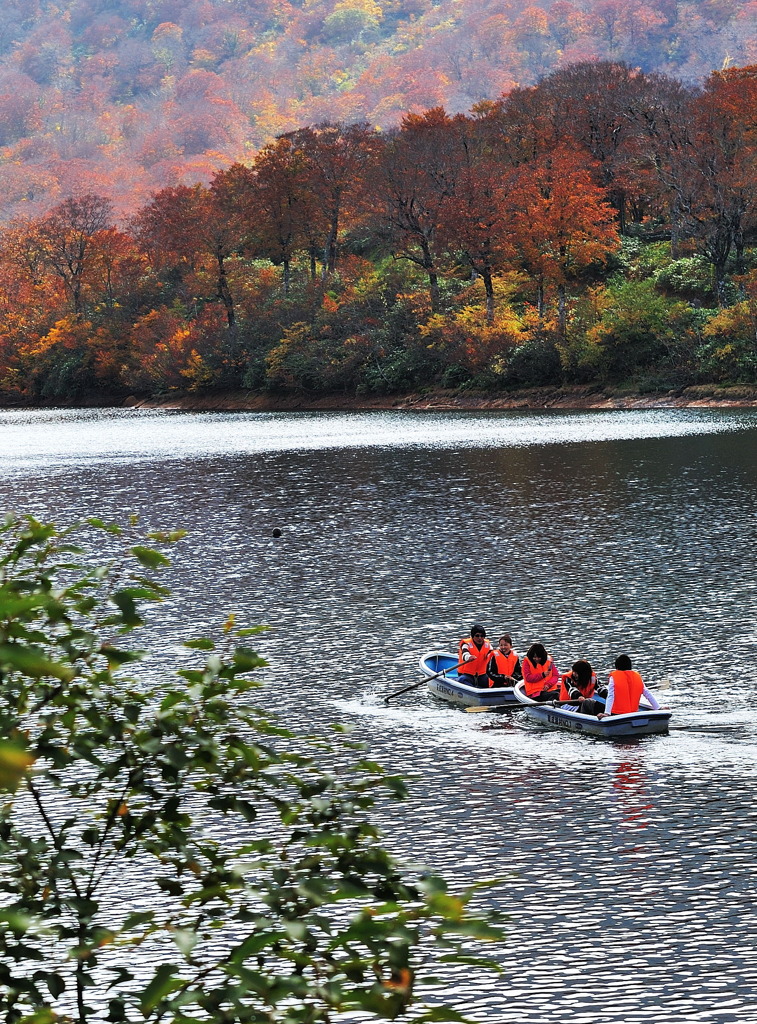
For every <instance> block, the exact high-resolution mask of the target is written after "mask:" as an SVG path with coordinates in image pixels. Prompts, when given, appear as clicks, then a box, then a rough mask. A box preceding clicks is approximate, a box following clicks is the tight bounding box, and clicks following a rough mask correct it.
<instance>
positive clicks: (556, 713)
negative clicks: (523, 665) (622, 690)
mask: <svg viewBox="0 0 757 1024" xmlns="http://www.w3.org/2000/svg"><path fill="white" fill-rule="evenodd" d="M514 695H515V699H516V700H517V701H518V702H519V703H520V704H521V705H523V710H524V711H525V712H526V714H527V715H528V717H529V718H531V719H533V720H534V721H535V722H538V723H539V724H540V725H547V726H552V727H554V728H557V729H570V730H571V731H573V732H583V733H586V734H587V735H588V736H603V737H604V738H605V739H628V738H629V737H634V736H653V735H655V734H656V733H663V732H667V731H668V722H669V721H670V714H671V713H670V711H653V710H652V708H651V707H650V706H649V705H648V704H647V703H646V701H645V700H644V699H643V698H642V701H641V704H640V706H639V710H638V711H633V712H631V713H630V714H627V715H608V716H607V718H596V717H595V716H594V715H582V714H581V713H580V711H579V710H578V708H577V707H576V706H572V705H562V706H560V705H557V706H556V704H555V703H550V702H549V701H548V702H547V703H544V704H540V703H539V702H538V701H535V700H532V699H531V698H530V697H527V696H526V694H525V691H524V688H523V683H518V685H517V686H516V687H515V688H514Z"/></svg>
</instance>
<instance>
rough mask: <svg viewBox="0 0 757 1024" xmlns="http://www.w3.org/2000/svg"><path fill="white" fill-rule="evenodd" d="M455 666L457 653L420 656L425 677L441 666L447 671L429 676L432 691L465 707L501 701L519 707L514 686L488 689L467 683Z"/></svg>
mask: <svg viewBox="0 0 757 1024" xmlns="http://www.w3.org/2000/svg"><path fill="white" fill-rule="evenodd" d="M456 665H457V656H456V655H454V654H451V653H450V652H449V651H429V652H427V653H426V654H423V655H421V659H420V661H419V668H420V670H421V672H422V673H423V675H424V676H426V677H430V676H433V675H436V673H437V672H441V671H442V669H446V670H447V671H446V672H445V674H444V675H443V676H438V678H436V679H430V678H428V679H427V682H426V685H427V687H428V690H429V693H433V695H434V696H435V697H440V698H441V699H442V700H446V701H449V702H450V703H451V704H459V705H460V706H462V707H469V708H480V707H490V706H493V705H502V704H512V706H513V707H518V702H517V700H516V699H515V693H514V691H513V688H512V686H490V687H489V689H487V690H479V689H478V688H477V687H475V686H467V685H466V684H465V683H461V682H460V680H459V679H458V674H457V669H456V667H455V666H456Z"/></svg>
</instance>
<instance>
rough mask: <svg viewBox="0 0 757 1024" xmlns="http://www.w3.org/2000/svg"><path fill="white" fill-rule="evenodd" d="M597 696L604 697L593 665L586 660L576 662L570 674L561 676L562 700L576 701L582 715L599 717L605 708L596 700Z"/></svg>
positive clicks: (602, 703) (565, 673) (566, 673)
mask: <svg viewBox="0 0 757 1024" xmlns="http://www.w3.org/2000/svg"><path fill="white" fill-rule="evenodd" d="M606 692H607V691H605V693H606ZM595 695H596V696H598V697H600V696H604V694H602V692H601V690H599V689H598V687H597V676H596V673H595V672H594V669H593V668H592V667H591V664H590V663H589V662H588V661H586V660H585V659H584V658H581V659H580V660H579V661H574V662H573V666H572V668H571V670H570V672H564V673H563V674H562V675H561V676H560V700H570V701H575V703H576V705H577V707H578V710H579V711H580V712H581V714H582V715H599V713H600V711H604V709H605V706H604V702H602V701H598V700H595Z"/></svg>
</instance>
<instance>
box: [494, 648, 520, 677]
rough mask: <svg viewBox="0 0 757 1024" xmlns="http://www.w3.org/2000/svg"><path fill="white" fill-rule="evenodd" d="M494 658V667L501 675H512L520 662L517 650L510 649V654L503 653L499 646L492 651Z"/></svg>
mask: <svg viewBox="0 0 757 1024" xmlns="http://www.w3.org/2000/svg"><path fill="white" fill-rule="evenodd" d="M492 658H493V659H494V667H495V669H496V672H497V675H500V676H511V675H512V674H513V670H514V669H515V666H516V665H517V664H518V655H517V654H516V653H515V651H510V653H509V654H503V653H502V651H500V650H499V648H497V649H495V650H494V651H493V653H492Z"/></svg>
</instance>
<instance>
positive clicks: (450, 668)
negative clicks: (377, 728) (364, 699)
mask: <svg viewBox="0 0 757 1024" xmlns="http://www.w3.org/2000/svg"><path fill="white" fill-rule="evenodd" d="M456 668H465V664H464V663H463V664H462V665H448V666H447V668H443V669H442V670H441V672H437V673H436V675H433V676H424V677H423V679H421V681H420V682H419V683H411V684H410V686H405V687H403V688H402V689H401V690H396V691H395V692H394V693H390V694H389V696H388V697H384V704H386V703H388V701H390V700H391V699H392V697H399V695H400V694H401V693H407V691H408V690H414V689H416V687H418V686H423V684H424V683H430V682H431V680H432V679H438V678H439V676H443V675H446V674H447V672H453V671H454V670H455V669H456Z"/></svg>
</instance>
